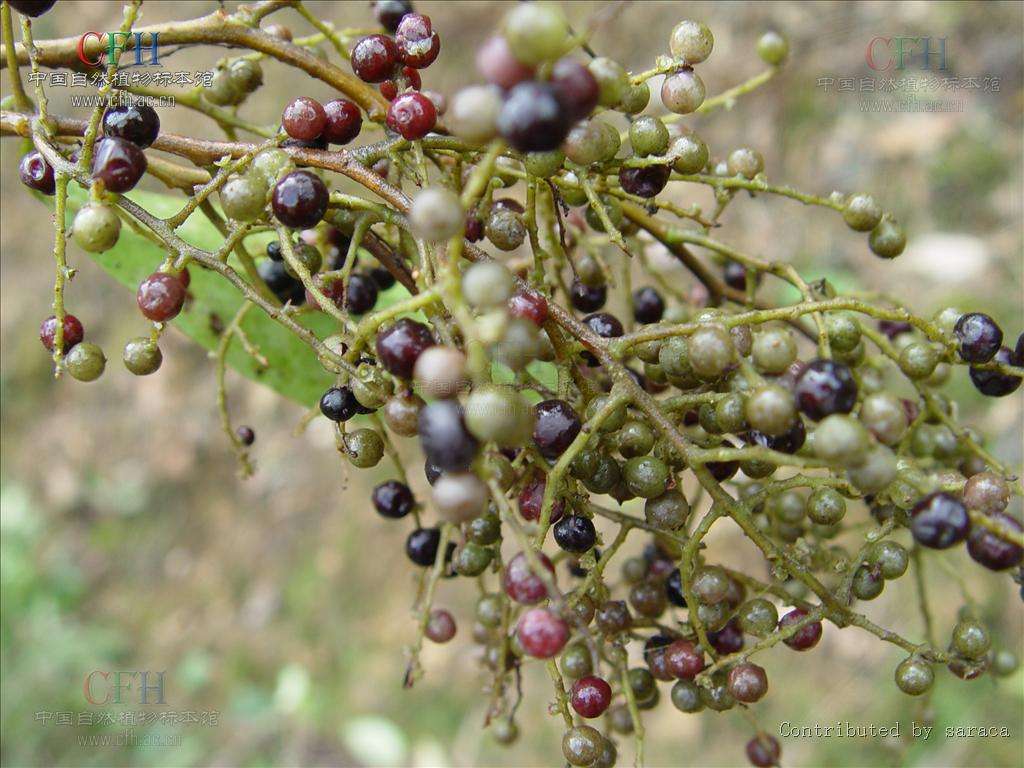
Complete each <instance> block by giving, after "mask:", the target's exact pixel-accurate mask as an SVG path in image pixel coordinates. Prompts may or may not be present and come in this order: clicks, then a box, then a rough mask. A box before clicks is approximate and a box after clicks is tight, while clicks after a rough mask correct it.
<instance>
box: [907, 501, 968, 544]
mask: <svg viewBox="0 0 1024 768" xmlns="http://www.w3.org/2000/svg"><path fill="white" fill-rule="evenodd" d="M910 514H911V521H910V530H911V533H913V534H914V539H915V541H917V542H918V543H919V544H921V545H922V546H925V547H929V548H931V549H949V548H950V547H952V546H954V545H955V544H959V543H960V542H961V541H963V540H964V539H966V538H967V534H968V533H970V530H971V518H970V517H969V516H968V514H967V510H966V509H965V508H964V505H963V504H961V503H960V501H959V500H957V499H956V498H954V497H953V496H950V495H949V494H948V493H943V492H941V491H940V492H937V493H931V494H929V495H927V496H925V497H924V498H923V499H921V500H920V501H919V502H917V504H915V505H914V508H913V509H912V510H911V512H910Z"/></svg>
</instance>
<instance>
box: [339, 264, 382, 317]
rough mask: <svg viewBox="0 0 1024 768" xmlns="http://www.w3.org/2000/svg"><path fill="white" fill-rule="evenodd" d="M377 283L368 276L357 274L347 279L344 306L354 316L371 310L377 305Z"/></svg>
mask: <svg viewBox="0 0 1024 768" xmlns="http://www.w3.org/2000/svg"><path fill="white" fill-rule="evenodd" d="M377 293H378V291H377V283H376V282H375V281H374V279H373V278H372V277H370V276H369V275H361V274H359V273H358V272H357V273H355V274H354V275H351V276H350V277H349V279H348V288H347V289H346V291H345V306H346V308H347V309H348V311H349V312H351V313H352V314H354V315H362V314H365V313H366V312H369V311H370V310H371V309H373V305H374V304H376V303H377Z"/></svg>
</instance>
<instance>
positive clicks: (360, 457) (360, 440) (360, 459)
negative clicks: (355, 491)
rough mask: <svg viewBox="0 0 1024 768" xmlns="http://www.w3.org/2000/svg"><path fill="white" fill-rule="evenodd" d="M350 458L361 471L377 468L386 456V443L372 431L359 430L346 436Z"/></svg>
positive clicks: (353, 464)
mask: <svg viewBox="0 0 1024 768" xmlns="http://www.w3.org/2000/svg"><path fill="white" fill-rule="evenodd" d="M345 445H346V447H347V448H348V458H349V461H351V462H352V466H354V467H358V468H359V469H369V468H370V467H375V466H377V464H378V463H379V462H380V460H381V458H382V457H383V456H384V441H383V440H382V439H381V436H380V435H379V434H378V433H377V432H376V431H374V430H372V429H357V430H354V431H352V432H349V433H348V434H347V435H346V436H345Z"/></svg>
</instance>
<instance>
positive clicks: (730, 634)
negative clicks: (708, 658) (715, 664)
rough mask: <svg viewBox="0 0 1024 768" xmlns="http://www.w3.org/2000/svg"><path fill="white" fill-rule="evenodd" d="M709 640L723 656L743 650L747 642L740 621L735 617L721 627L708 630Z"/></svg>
mask: <svg viewBox="0 0 1024 768" xmlns="http://www.w3.org/2000/svg"><path fill="white" fill-rule="evenodd" d="M708 641H709V642H710V643H711V645H712V646H713V647H714V649H715V651H716V652H717V653H718V654H719V655H722V656H726V655H728V654H730V653H737V652H738V651H741V650H742V649H743V645H744V643H745V641H744V639H743V630H741V629H740V625H739V622H738V621H737V620H736V619H735V618H732V619H729V621H728V622H727V623H726V625H725V626H724V627H722V628H721V629H717V630H714V631H713V632H708Z"/></svg>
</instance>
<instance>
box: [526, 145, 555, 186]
mask: <svg viewBox="0 0 1024 768" xmlns="http://www.w3.org/2000/svg"><path fill="white" fill-rule="evenodd" d="M564 162H565V153H564V152H562V150H560V149H553V150H551V151H550V152H530V153H529V154H528V155H526V157H525V158H524V159H523V165H525V166H526V172H527V173H528V174H530V175H531V176H537V177H538V178H541V179H548V178H550V177H552V176H554V175H555V174H556V173H558V171H560V170H561V168H562V163H564Z"/></svg>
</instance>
